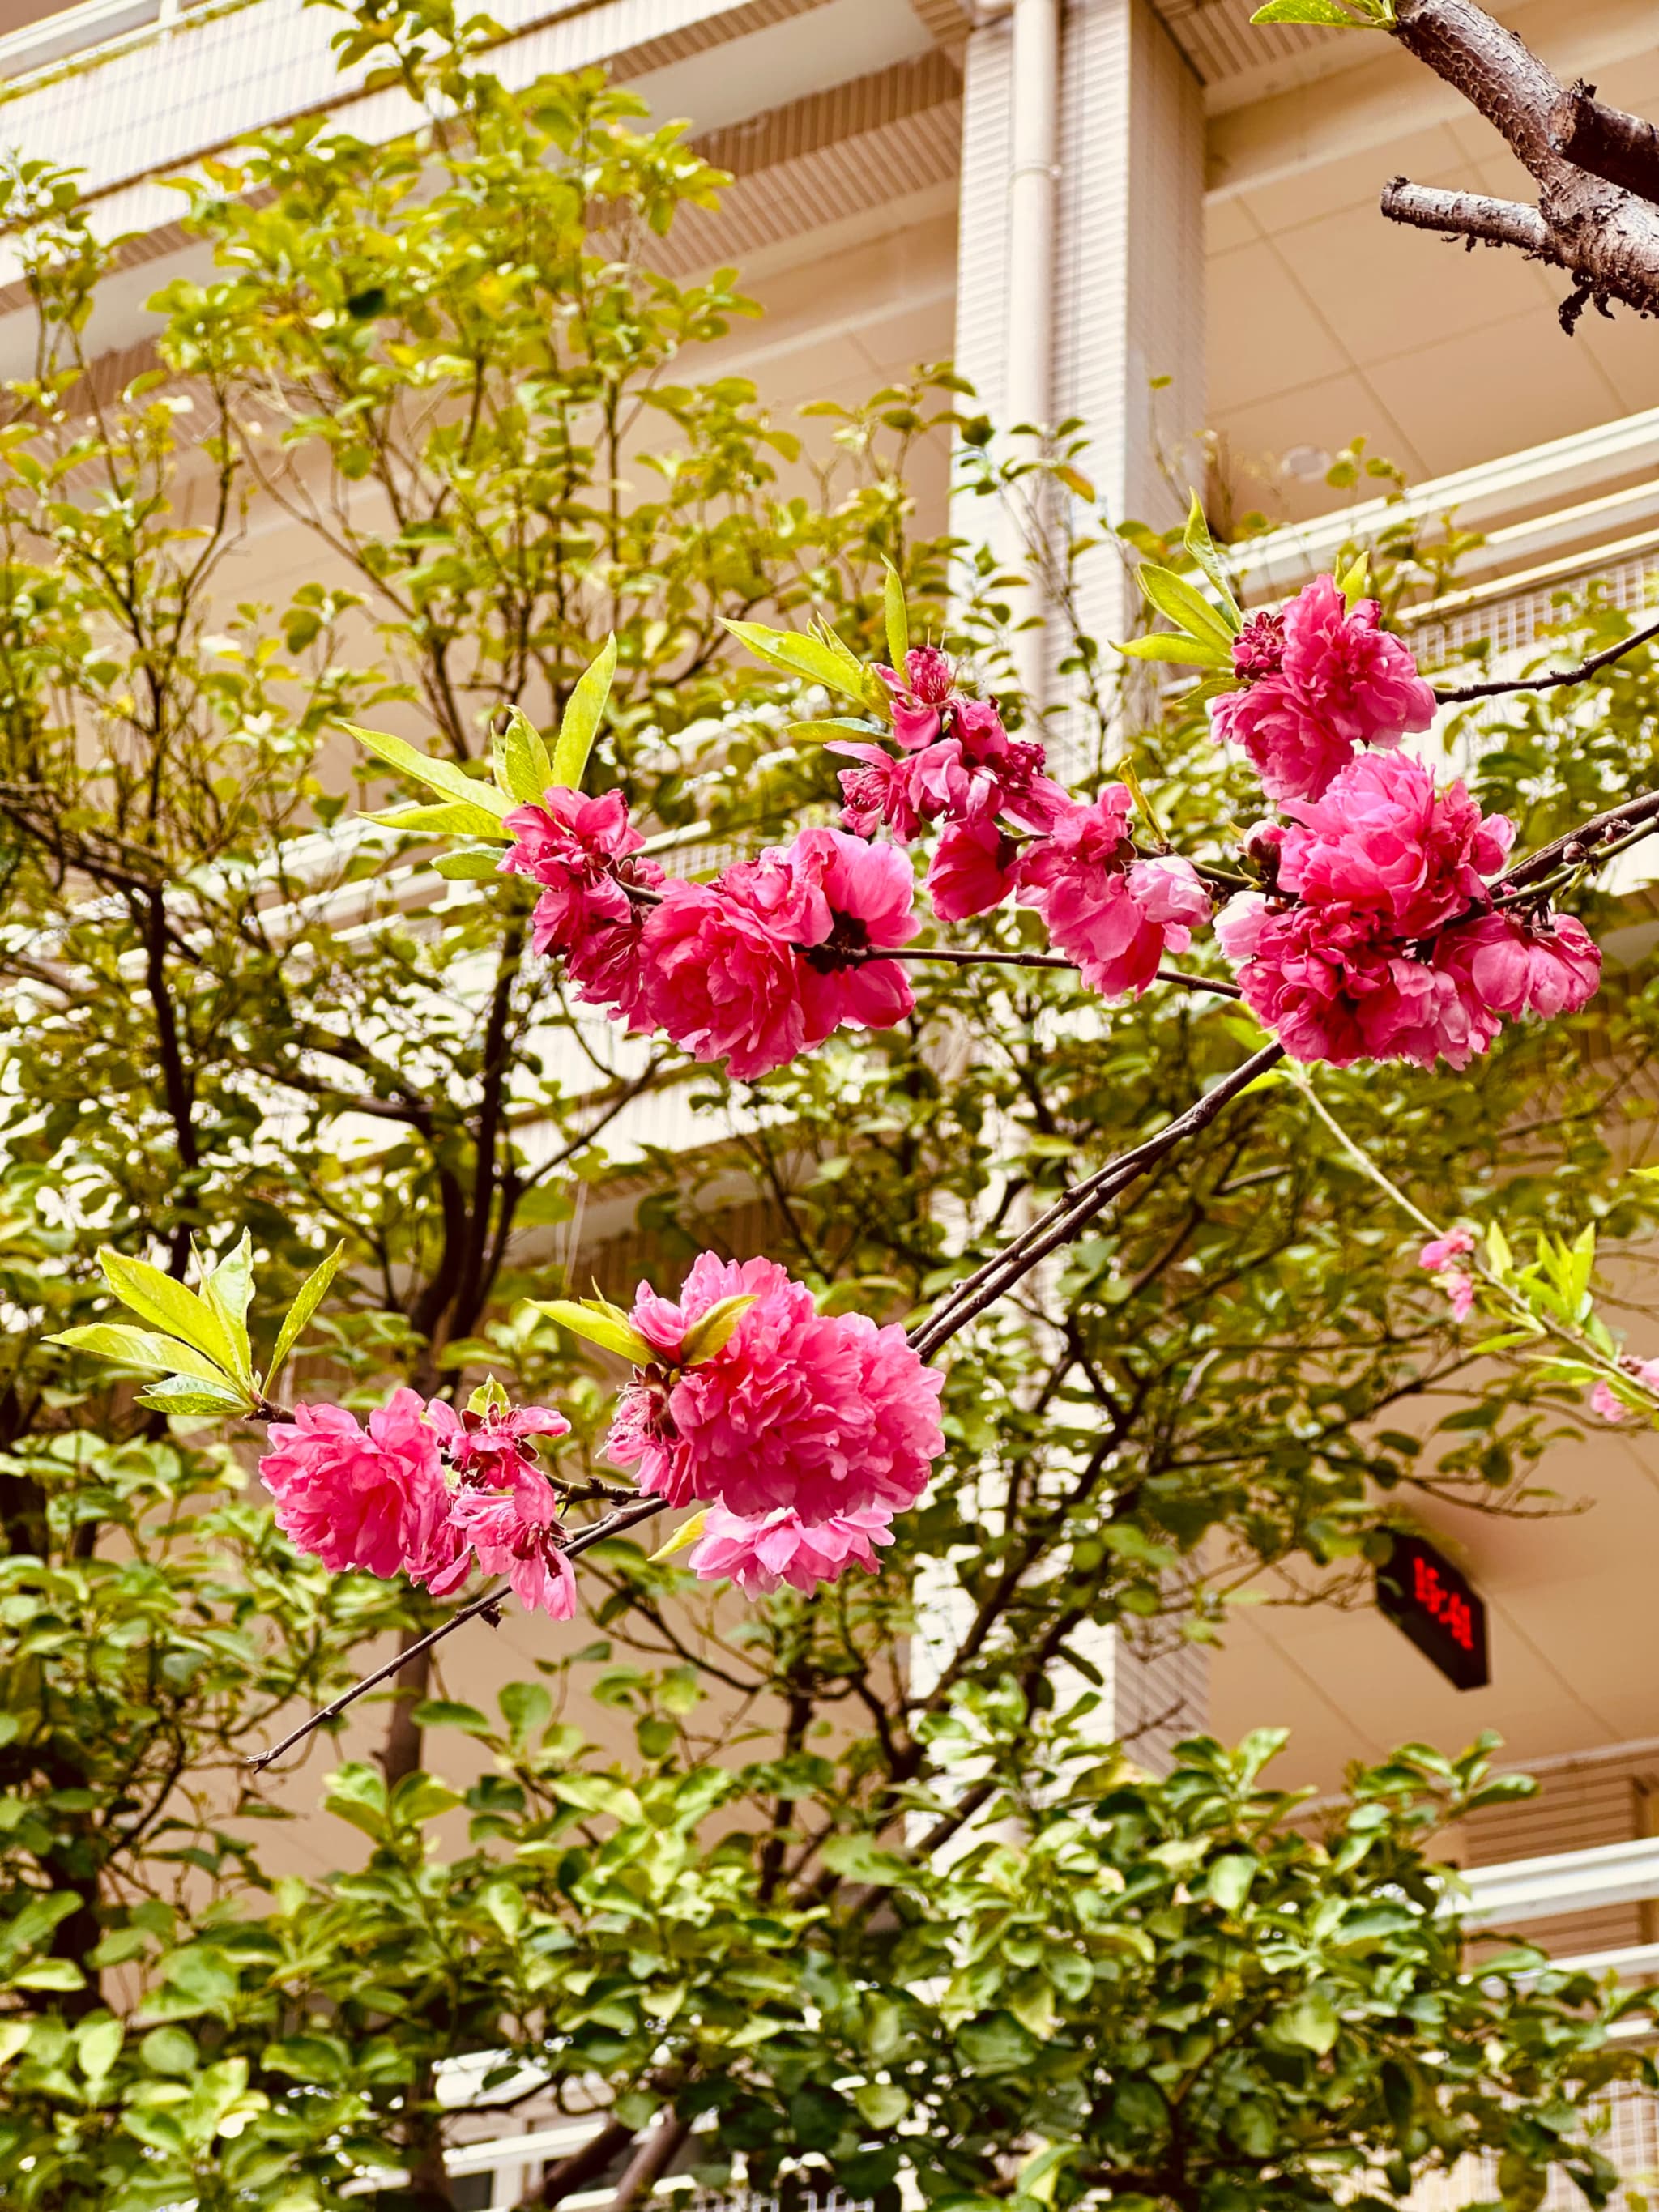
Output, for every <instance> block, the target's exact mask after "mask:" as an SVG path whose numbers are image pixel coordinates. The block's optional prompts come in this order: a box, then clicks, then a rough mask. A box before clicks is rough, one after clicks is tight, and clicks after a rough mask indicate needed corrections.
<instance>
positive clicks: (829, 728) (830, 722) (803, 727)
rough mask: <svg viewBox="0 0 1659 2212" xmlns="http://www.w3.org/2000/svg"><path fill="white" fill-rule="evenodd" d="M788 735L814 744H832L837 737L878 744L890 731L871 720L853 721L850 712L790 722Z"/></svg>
mask: <svg viewBox="0 0 1659 2212" xmlns="http://www.w3.org/2000/svg"><path fill="white" fill-rule="evenodd" d="M788 735H789V736H790V737H792V738H803V739H805V740H809V741H810V742H811V743H812V744H834V743H835V741H836V738H863V739H864V740H865V742H866V744H880V742H881V740H882V739H883V738H886V737H890V736H891V735H892V732H890V730H883V729H878V728H877V727H876V726H875V724H874V723H873V722H860V721H855V720H854V719H853V717H852V716H851V715H850V714H848V715H845V716H839V715H834V714H832V715H830V716H829V718H828V719H827V720H823V721H818V722H791V724H790V725H789V729H788Z"/></svg>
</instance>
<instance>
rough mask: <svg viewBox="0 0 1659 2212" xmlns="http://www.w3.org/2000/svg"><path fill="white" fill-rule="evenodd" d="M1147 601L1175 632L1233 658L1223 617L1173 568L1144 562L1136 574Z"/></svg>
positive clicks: (1229, 636) (1231, 646)
mask: <svg viewBox="0 0 1659 2212" xmlns="http://www.w3.org/2000/svg"><path fill="white" fill-rule="evenodd" d="M1135 574H1136V576H1137V577H1138V578H1139V582H1140V588H1141V591H1142V592H1143V593H1144V594H1145V596H1146V599H1148V600H1149V601H1150V602H1151V603H1152V605H1153V606H1155V607H1156V608H1157V609H1158V612H1159V614H1161V615H1167V616H1168V617H1169V618H1170V621H1171V622H1172V623H1175V625H1176V628H1177V629H1183V630H1185V631H1186V632H1187V634H1188V636H1189V637H1196V638H1201V639H1203V640H1204V641H1205V642H1206V644H1210V645H1217V646H1219V647H1220V648H1221V650H1222V651H1223V652H1224V653H1225V654H1226V655H1227V657H1228V659H1229V662H1231V658H1232V649H1233V633H1232V629H1231V627H1230V626H1229V624H1228V623H1227V622H1226V620H1225V617H1222V616H1221V615H1218V613H1217V612H1216V611H1215V609H1214V608H1213V607H1212V605H1210V602H1209V601H1208V600H1207V599H1206V598H1205V597H1204V594H1203V593H1202V592H1197V591H1194V588H1193V586H1191V585H1190V584H1189V583H1188V581H1187V579H1186V578H1185V577H1184V576H1177V575H1176V572H1175V570H1174V569H1173V568H1158V565H1157V564H1156V562H1151V561H1143V562H1141V564H1140V566H1139V568H1137V569H1136V571H1135Z"/></svg>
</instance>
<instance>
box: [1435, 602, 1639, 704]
mask: <svg viewBox="0 0 1659 2212" xmlns="http://www.w3.org/2000/svg"><path fill="white" fill-rule="evenodd" d="M1656 638H1659V623H1649V625H1648V627H1647V628H1646V629H1638V630H1637V631H1635V632H1634V633H1633V634H1632V635H1631V636H1629V637H1627V638H1624V639H1621V640H1620V642H1619V643H1618V644H1617V645H1607V646H1603V647H1602V648H1601V652H1600V653H1591V655H1590V656H1589V659H1588V660H1581V661H1580V662H1579V664H1578V665H1577V668H1555V669H1552V670H1551V671H1550V673H1549V674H1548V675H1547V676H1517V677H1516V678H1514V679H1513V680H1512V681H1504V682H1498V683H1492V684H1463V685H1462V686H1461V687H1460V689H1458V690H1455V691H1443V690H1438V689H1437V690H1436V691H1435V695H1434V696H1435V697H1436V698H1437V700H1438V701H1439V702H1440V703H1441V705H1442V706H1443V707H1461V706H1463V705H1464V704H1466V703H1467V702H1468V701H1469V700H1471V699H1497V698H1499V697H1501V696H1503V695H1504V693H1505V692H1509V691H1555V690H1559V689H1560V687H1561V686H1562V685H1563V684H1583V683H1584V682H1585V681H1586V680H1587V678H1589V677H1592V676H1594V675H1595V674H1597V673H1598V672H1599V671H1601V669H1603V668H1611V667H1612V665H1613V662H1614V661H1615V660H1622V659H1624V657H1625V655H1626V653H1634V652H1635V650H1636V648H1637V647H1638V646H1639V645H1651V644H1652V643H1653V641H1654V640H1655V639H1656Z"/></svg>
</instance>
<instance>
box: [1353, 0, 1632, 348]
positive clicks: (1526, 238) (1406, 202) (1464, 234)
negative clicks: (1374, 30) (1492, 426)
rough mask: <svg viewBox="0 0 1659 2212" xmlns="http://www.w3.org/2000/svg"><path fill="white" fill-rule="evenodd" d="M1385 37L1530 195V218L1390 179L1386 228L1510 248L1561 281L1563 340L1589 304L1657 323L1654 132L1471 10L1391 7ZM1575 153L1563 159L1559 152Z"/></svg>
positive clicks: (1429, 3) (1436, 1) (1511, 205)
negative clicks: (1482, 130) (1459, 100)
mask: <svg viewBox="0 0 1659 2212" xmlns="http://www.w3.org/2000/svg"><path fill="white" fill-rule="evenodd" d="M1392 28H1393V34H1394V36H1395V38H1396V39H1398V40H1399V41H1400V43H1401V46H1404V47H1405V48H1406V50H1407V52H1408V53H1411V54H1413V55H1415V56H1416V58H1417V59H1418V60H1419V61H1420V62H1422V63H1423V64H1425V67H1426V68H1429V69H1431V70H1433V71H1434V73H1435V75H1436V76H1437V77H1439V78H1440V79H1441V80H1442V81H1443V82H1444V83H1446V84H1449V85H1450V86H1451V87H1452V88H1453V89H1454V90H1455V91H1456V92H1458V93H1461V94H1462V96H1463V98H1464V99H1465V100H1468V103H1469V105H1470V106H1472V107H1474V109H1475V110H1476V111H1477V112H1479V113H1480V114H1481V115H1483V116H1484V117H1485V118H1486V121H1487V122H1488V123H1490V124H1491V125H1492V127H1493V129H1494V130H1496V131H1498V132H1500V133H1501V134H1502V136H1503V138H1504V142H1505V143H1506V144H1507V145H1508V147H1509V148H1510V152H1511V153H1513V154H1514V155H1515V156H1516V160H1517V161H1520V162H1521V163H1522V165H1523V167H1525V168H1526V170H1527V171H1528V174H1529V175H1530V176H1531V177H1532V178H1533V179H1534V182H1535V183H1536V184H1537V186H1538V205H1537V207H1536V209H1535V210H1534V209H1531V208H1527V207H1524V206H1522V204H1520V203H1518V202H1516V201H1512V200H1495V199H1489V198H1487V197H1486V196H1485V195H1484V194H1480V193H1474V192H1437V191H1425V190H1424V189H1423V188H1421V187H1419V186H1417V185H1408V184H1407V183H1406V181H1405V180H1404V179H1400V178H1397V179H1395V181H1394V183H1392V184H1391V185H1389V186H1388V188H1387V189H1386V191H1384V192H1383V214H1384V215H1385V216H1389V218H1390V219H1391V220H1392V221H1394V222H1406V223H1411V224H1413V225H1415V226H1416V227H1417V228H1421V229H1428V230H1437V231H1439V232H1440V233H1441V234H1443V235H1444V236H1446V237H1450V238H1460V239H1463V240H1467V241H1468V242H1469V243H1470V244H1474V243H1476V242H1485V243H1486V244H1488V245H1492V246H1517V247H1519V248H1520V250H1521V251H1522V252H1525V253H1528V254H1530V255H1531V256H1532V257H1533V258H1535V259H1538V260H1541V261H1547V262H1549V263H1550V264H1553V266H1554V267H1556V268H1559V269H1563V270H1565V271H1566V272H1567V274H1568V275H1569V276H1571V278H1572V279H1573V289H1572V291H1571V293H1570V294H1569V295H1568V297H1567V298H1566V299H1565V301H1563V302H1562V305H1561V310H1560V313H1561V321H1562V325H1563V327H1564V328H1565V329H1566V330H1568V331H1571V329H1572V328H1573V326H1574V325H1575V324H1576V323H1577V319H1578V317H1579V316H1580V314H1581V313H1583V310H1584V308H1585V307H1587V306H1589V304H1591V303H1592V302H1593V303H1594V304H1595V306H1596V307H1598V308H1600V309H1601V311H1602V313H1607V311H1608V309H1609V308H1610V307H1612V306H1613V304H1614V303H1615V302H1619V303H1622V305H1624V306H1625V307H1633V308H1635V310H1636V311H1637V313H1638V314H1644V315H1653V314H1659V204H1656V200H1655V199H1654V198H1651V197H1648V192H1649V191H1650V190H1651V191H1654V192H1659V131H1656V130H1655V128H1654V126H1653V125H1650V124H1646V123H1644V122H1643V121H1642V120H1641V119H1640V118H1638V117H1636V116H1631V115H1624V114H1621V113H1620V111H1619V110H1618V109H1617V108H1610V107H1603V106H1601V103H1600V102H1599V101H1598V100H1596V99H1595V97H1594V93H1593V89H1592V88H1590V87H1589V86H1587V85H1576V86H1574V87H1572V88H1571V89H1569V88H1567V87H1565V86H1564V85H1562V84H1561V83H1560V82H1559V81H1558V80H1557V79H1556V78H1555V77H1554V76H1552V75H1551V73H1550V71H1549V70H1547V69H1546V68H1545V66H1544V64H1542V62H1541V61H1540V60H1539V59H1538V58H1537V56H1536V55H1535V54H1534V53H1532V52H1530V51H1529V50H1528V48H1527V47H1526V46H1523V45H1522V42H1521V40H1519V39H1517V38H1516V35H1515V33H1514V32H1513V31H1510V30H1508V29H1506V28H1505V27H1504V25H1503V24H1502V23H1499V22H1498V21H1495V20H1494V18H1493V17H1492V16H1491V15H1488V14H1487V13H1486V9H1484V8H1480V7H1477V6H1476V5H1475V4H1474V0H1397V8H1396V13H1395V21H1394V24H1393V27H1392ZM1569 148H1571V149H1573V150H1571V152H1570V151H1569V150H1568V149H1569Z"/></svg>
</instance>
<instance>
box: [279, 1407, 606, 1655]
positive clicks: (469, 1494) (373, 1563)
mask: <svg viewBox="0 0 1659 2212" xmlns="http://www.w3.org/2000/svg"><path fill="white" fill-rule="evenodd" d="M569 1426H570V1424H569V1423H568V1421H567V1420H566V1419H565V1418H564V1416H563V1415H562V1413H553V1412H552V1411H550V1409H549V1408H548V1407H544V1406H523V1407H518V1408H516V1409H512V1408H508V1407H505V1406H501V1405H492V1406H491V1407H489V1408H488V1409H487V1410H486V1411H485V1412H484V1413H482V1414H479V1413H471V1412H468V1413H457V1412H456V1410H455V1408H454V1407H453V1406H450V1405H447V1404H446V1403H445V1402H444V1401H442V1400H441V1399H435V1400H433V1401H432V1402H431V1403H430V1404H428V1403H427V1402H426V1401H424V1400H422V1398H421V1397H420V1396H419V1395H417V1394H416V1392H415V1391H413V1390H408V1389H400V1390H394V1391H393V1393H392V1396H391V1398H390V1399H389V1400H388V1401H387V1402H386V1405H384V1406H382V1407H379V1408H378V1409H377V1410H376V1411H375V1412H374V1413H371V1414H370V1415H369V1417H368V1426H367V1428H364V1427H363V1426H362V1425H360V1424H359V1422H358V1421H357V1419H356V1416H355V1415H354V1414H352V1413H348V1412H347V1410H346V1409H345V1407H343V1406H301V1407H296V1408H295V1415H294V1419H293V1420H292V1421H284V1422H277V1423H276V1424H274V1425H272V1427H271V1429H270V1450H268V1451H267V1452H266V1454H265V1455H264V1458H263V1459H262V1460H261V1461H260V1462H259V1473H260V1475H261V1476H262V1477H263V1479H264V1483H265V1486H266V1487H267V1488H268V1489H269V1490H270V1493H271V1495H272V1497H273V1498H274V1499H275V1500H276V1522H277V1526H278V1527H279V1528H282V1529H283V1531H284V1533H285V1534H288V1535H289V1536H290V1537H291V1538H292V1539H293V1541H294V1542H295V1544H296V1545H297V1546H298V1547H299V1548H300V1549H301V1551H302V1552H308V1553H311V1555H312V1556H313V1558H314V1559H320V1560H321V1561H322V1563H323V1565H325V1567H329V1568H331V1569H333V1570H334V1571H336V1572H343V1571H345V1570H347V1569H349V1568H358V1569H361V1570H362V1571H364V1572H366V1573H368V1574H371V1575H379V1576H381V1577H384V1578H388V1579H389V1578H390V1577H392V1576H393V1575H398V1574H406V1575H408V1576H409V1577H410V1579H411V1580H412V1581H415V1582H418V1583H425V1584H426V1586H427V1587H428V1589H430V1590H431V1591H432V1593H433V1595H435V1596H437V1597H446V1596H447V1595H449V1594H450V1593H451V1592H452V1591H453V1590H456V1589H459V1588H460V1586H461V1584H462V1583H464V1582H465V1580H466V1578H467V1577H468V1575H469V1574H470V1573H471V1571H472V1569H473V1566H474V1564H475V1563H476V1564H477V1565H478V1566H479V1567H480V1568H482V1569H483V1571H484V1572H485V1573H486V1574H490V1575H505V1576H506V1577H507V1581H508V1583H510V1585H511V1586H512V1589H513V1592H514V1594H515V1595H517V1596H518V1598H519V1599H520V1601H521V1603H523V1604H524V1605H526V1606H527V1607H531V1608H532V1610H536V1611H539V1612H542V1613H548V1614H550V1616H551V1617H552V1618H553V1619H554V1620H569V1619H570V1617H571V1615H572V1614H573V1613H574V1611H575V1609H576V1580H575V1576H574V1573H573V1572H572V1570H571V1565H570V1562H569V1560H568V1559H567V1558H566V1557H565V1554H564V1553H563V1552H562V1549H561V1548H560V1541H559V1540H560V1533H561V1532H560V1526H559V1511H558V1499H557V1497H556V1493H555V1492H554V1489H553V1486H552V1485H551V1483H550V1482H549V1480H547V1477H546V1476H545V1475H544V1474H543V1473H542V1472H541V1469H540V1468H539V1467H538V1465H537V1463H536V1460H535V1457H534V1455H533V1451H532V1447H531V1446H530V1444H529V1442H528V1439H529V1438H530V1437H533V1436H548V1437H557V1436H562V1435H564V1434H565V1432H566V1431H568V1428H569ZM447 1469H449V1470H453V1474H454V1476H455V1478H456V1480H454V1481H453V1482H452V1481H451V1480H449V1476H448V1474H447V1472H446V1470H447Z"/></svg>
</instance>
